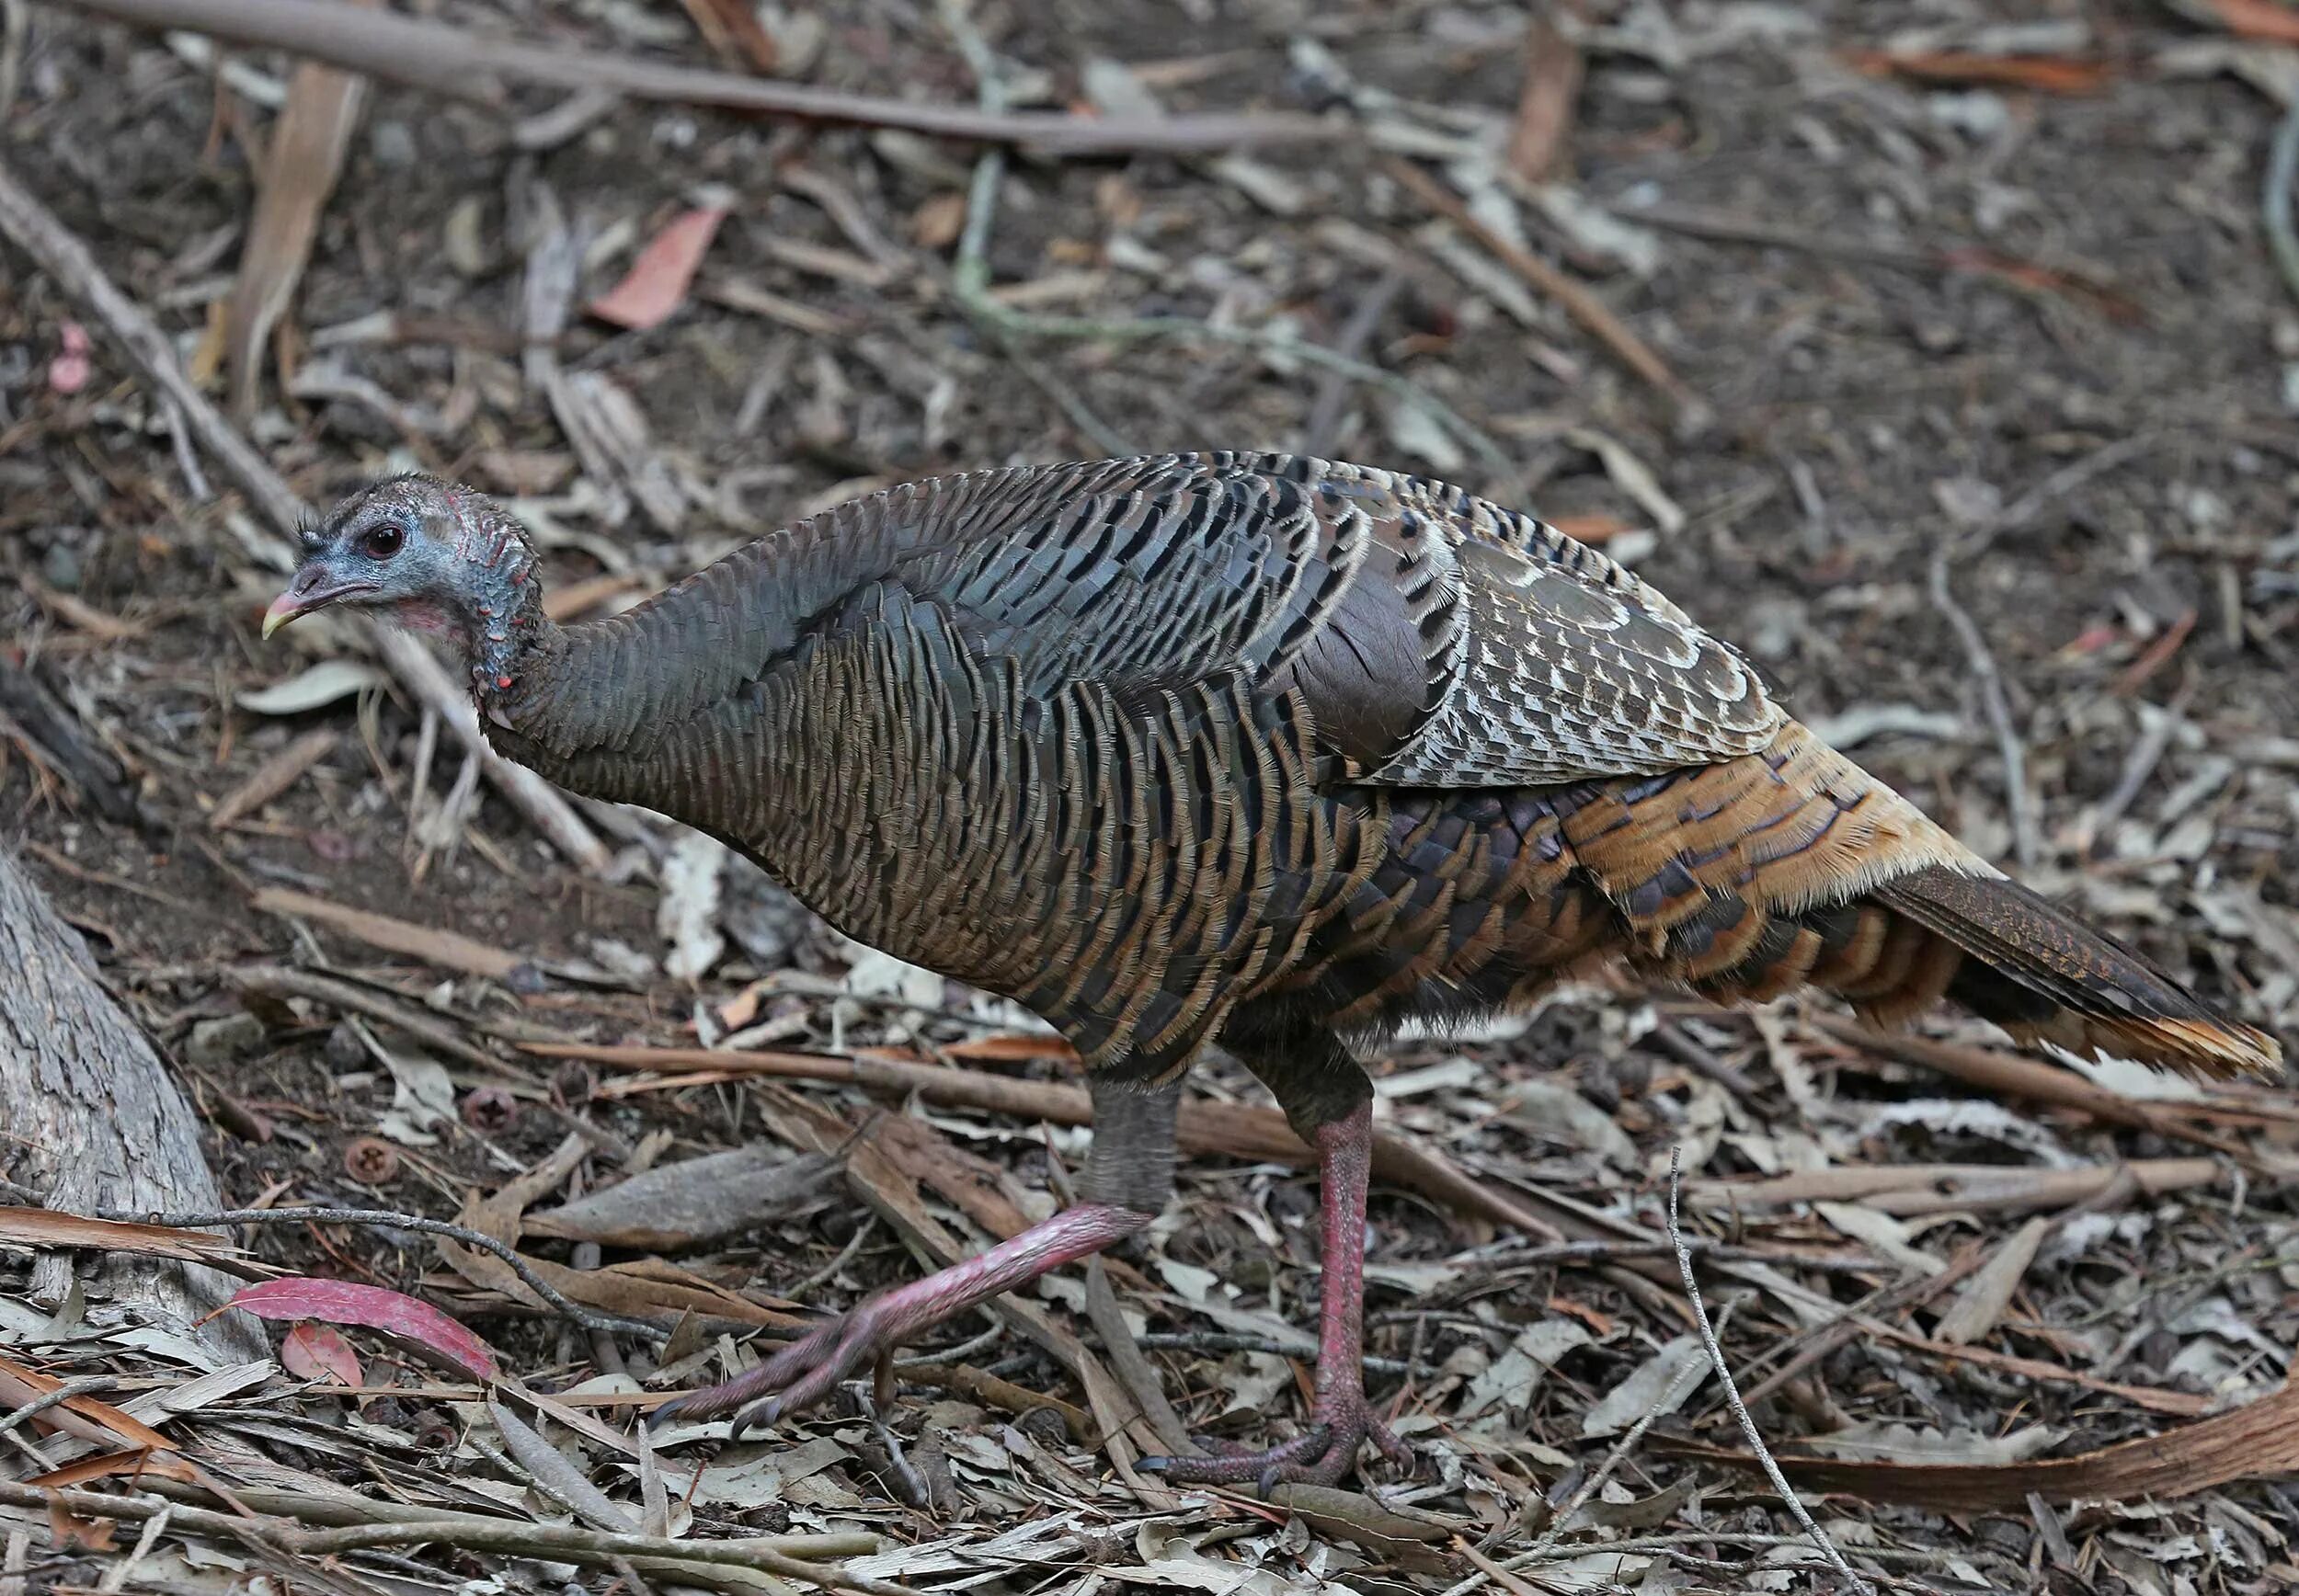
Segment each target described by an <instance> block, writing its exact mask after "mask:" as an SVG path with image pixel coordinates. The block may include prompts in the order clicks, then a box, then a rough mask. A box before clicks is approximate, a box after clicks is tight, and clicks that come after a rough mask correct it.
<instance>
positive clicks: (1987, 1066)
mask: <svg viewBox="0 0 2299 1596" xmlns="http://www.w3.org/2000/svg"><path fill="white" fill-rule="evenodd" d="M1812 1024H1813V1029H1814V1030H1816V1031H1820V1032H1824V1033H1825V1034H1827V1035H1829V1036H1833V1037H1835V1038H1836V1040H1837V1041H1839V1042H1842V1043H1847V1044H1848V1045H1850V1046H1852V1047H1855V1048H1858V1049H1859V1050H1860V1051H1861V1052H1864V1053H1872V1054H1880V1055H1882V1056H1884V1057H1886V1058H1893V1059H1897V1060H1899V1061H1900V1062H1901V1063H1903V1064H1912V1065H1916V1066H1918V1067H1920V1068H1923V1069H1928V1070H1933V1071H1935V1072H1937V1073H1939V1074H1940V1075H1944V1076H1947V1077H1950V1079H1952V1080H1960V1081H1962V1082H1963V1083H1964V1084H1965V1085H1966V1086H1971V1087H1976V1088H1978V1089H1980V1090H1982V1091H1984V1092H1986V1093H1987V1094H1989V1095H1990V1096H1991V1097H2015V1098H2022V1099H2025V1100H2027V1101H2030V1102H2038V1103H2048V1104H2051V1105H2052V1106H2053V1107H2055V1108H2064V1109H2072V1110H2074V1111H2075V1112H2078V1113H2083V1114H2088V1115H2090V1116H2091V1117H2092V1118H2093V1119H2095V1120H2099V1121H2100V1122H2101V1123H2106V1124H2111V1125H2127V1126H2129V1127H2131V1128H2132V1129H2133V1130H2136V1131H2153V1132H2154V1133H2155V1134H2157V1135H2159V1136H2166V1137H2169V1138H2172V1139H2174V1140H2177V1141H2182V1142H2187V1143H2189V1144H2190V1145H2192V1146H2199V1147H2206V1148H2209V1149H2210V1150H2211V1151H2212V1152H2213V1153H2217V1154H2219V1155H2221V1156H2223V1157H2232V1158H2236V1159H2240V1160H2242V1161H2244V1162H2247V1163H2248V1162H2250V1161H2251V1160H2250V1158H2249V1157H2248V1154H2247V1153H2246V1152H2245V1150H2244V1149H2243V1148H2241V1147H2239V1146H2236V1145H2235V1144H2233V1143H2230V1142H2227V1141H2225V1139H2223V1138H2221V1137H2219V1136H2215V1135H2213V1134H2211V1133H2210V1132H2209V1131H2206V1130H2203V1129H2202V1128H2201V1127H2199V1126H2196V1125H2193V1124H2190V1123H2186V1122H2187V1116H2186V1115H2185V1114H2183V1113H2181V1112H2179V1109H2180V1108H2181V1107H2182V1106H2184V1105H2180V1104H2176V1103H2163V1104H2157V1103H2147V1102H2141V1101H2138V1100H2135V1099H2133V1098H2128V1097H2125V1096H2124V1095H2123V1094H2122V1093H2121V1092H2117V1091H2112V1090H2110V1089H2108V1088H2106V1087H2103V1086H2099V1085H2097V1084H2095V1083H2094V1082H2091V1081H2088V1080H2086V1079H2085V1078H2084V1077H2082V1076H2080V1075H2077V1074H2076V1072H2075V1071H2074V1070H2071V1069H2065V1068H2063V1067H2061V1066H2058V1065H2052V1064H2046V1063H2044V1062H2043V1061H2042V1060H2041V1059H2035V1058H2022V1057H2020V1056H2019V1055H2018V1054H2012V1053H1999V1052H1996V1051H1995V1050H1993V1049H1990V1048H1984V1047H1970V1046H1965V1045H1963V1044H1962V1043H1953V1042H1937V1041H1934V1040H1933V1039H1931V1038H1930V1037H1925V1036H1912V1035H1908V1034H1906V1033H1905V1032H1887V1031H1878V1030H1875V1029H1873V1028H1872V1027H1870V1026H1866V1025H1862V1024H1860V1023H1859V1022H1858V1021H1857V1020H1845V1019H1841V1018H1839V1017H1837V1016H1836V1015H1833V1014H1814V1015H1813V1016H1812ZM2196 1106H2201V1105H2196ZM2236 1112H2240V1111H2236Z"/></svg>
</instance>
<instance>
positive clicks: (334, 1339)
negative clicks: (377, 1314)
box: [280, 1321, 366, 1385]
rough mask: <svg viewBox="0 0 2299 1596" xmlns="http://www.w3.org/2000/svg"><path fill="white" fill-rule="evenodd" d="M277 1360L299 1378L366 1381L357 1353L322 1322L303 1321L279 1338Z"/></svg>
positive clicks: (348, 1383) (354, 1382) (345, 1381)
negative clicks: (362, 1374) (278, 1357)
mask: <svg viewBox="0 0 2299 1596" xmlns="http://www.w3.org/2000/svg"><path fill="white" fill-rule="evenodd" d="M280 1364H281V1365H282V1366H283V1367H284V1368H285V1369H286V1370H287V1372H288V1373H289V1374H292V1375H294V1376H295V1377H296V1378H297V1379H299V1380H333V1381H334V1382H335V1383H336V1384H337V1385H364V1384H366V1382H365V1380H364V1379H362V1378H361V1376H360V1355H359V1354H358V1353H357V1352H355V1351H352V1350H351V1343H350V1342H349V1341H347V1340H345V1339H343V1338H342V1337H341V1336H339V1335H337V1333H336V1332H335V1331H333V1330H331V1329H329V1328H327V1327H326V1326H325V1325H315V1324H312V1323H309V1322H308V1321H306V1322H305V1323H303V1324H300V1325H298V1326H296V1327H295V1328H293V1329H292V1330H290V1331H289V1332H288V1333H287V1334H286V1335H285V1336H283V1337H282V1338H280Z"/></svg>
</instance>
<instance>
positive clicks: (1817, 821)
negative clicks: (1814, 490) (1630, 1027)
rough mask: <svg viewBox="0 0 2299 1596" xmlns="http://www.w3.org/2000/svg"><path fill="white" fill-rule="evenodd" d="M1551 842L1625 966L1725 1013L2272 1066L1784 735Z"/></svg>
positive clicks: (2197, 1007) (2236, 1068) (2023, 891)
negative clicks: (1930, 1029) (1933, 1026)
mask: <svg viewBox="0 0 2299 1596" xmlns="http://www.w3.org/2000/svg"><path fill="white" fill-rule="evenodd" d="M1563 829H1564V837H1565V840H1566V842H1567V844H1568V845H1569V846H1570V847H1571V849H1572V850H1573V858H1574V861H1575V862H1576V863H1577V864H1578V865H1579V867H1580V868H1581V869H1583V870H1584V871H1586V872H1588V873H1589V874H1590V875H1592V876H1593V877H1595V878H1596V882H1597V883H1598V884H1599V885H1600V886H1601V887H1602V888H1603V890H1604V892H1605V894H1606V895H1607V898H1609V899H1610V900H1611V902H1612V904H1613V906H1614V908H1615V909H1616V911H1617V912H1618V914H1619V915H1620V917H1621V918H1622V919H1623V920H1624V921H1626V922H1627V928H1628V931H1629V938H1630V946H1629V948H1628V950H1627V952H1628V953H1629V956H1630V960H1631V961H1632V962H1634V963H1637V964H1639V965H1640V966H1641V967H1642V968H1644V969H1646V970H1648V971H1649V972H1651V973H1652V974H1653V975H1663V976H1667V977H1670V978H1672V979H1676V980H1679V981H1683V982H1686V983H1687V984H1688V985H1690V986H1693V987H1694V988H1695V989H1696V990H1699V991H1701V992H1705V993H1707V994H1709V995H1710V996H1711V997H1714V998H1719V999H1720V1000H1722V1001H1725V1002H1744V1001H1757V1002H1761V1001H1763V1000H1765V999H1766V998H1772V997H1776V996H1778V995H1779V994H1780V993H1781V992H1784V991H1786V990H1788V989H1789V988H1790V987H1792V986H1799V985H1805V986H1818V987H1820V988H1822V989H1824V990H1825V991H1829V992H1834V993H1836V995H1838V996H1839V997H1841V998H1844V999H1845V1000H1846V1001H1847V1002H1848V1003H1850V1004H1851V1005H1852V1006H1853V1008H1854V1009H1857V1010H1858V1011H1859V1013H1860V1015H1861V1016H1862V1017H1863V1018H1865V1019H1867V1020H1870V1021H1871V1022H1873V1023H1876V1024H1879V1025H1893V1024H1897V1023H1899V1022H1901V1021H1903V1020H1908V1019H1912V1018H1913V1017H1914V1016H1916V1014H1917V1013H1919V1012H1921V1011H1922V1010H1924V1009H1928V1008H1929V1007H1931V1006H1932V1005H1933V1004H1934V1003H1937V1002H1939V1000H1940V999H1941V998H1948V999H1950V1000H1951V1001H1954V1002H1956V1003H1959V1004H1961V1005H1962V1006H1963V1007H1964V1008H1966V1009H1971V1010H1972V1011H1973V1013H1975V1014H1978V1015H1979V1016H1981V1017H1982V1018H1983V1019H1985V1020H1993V1021H1995V1022H1996V1024H1998V1025H2001V1026H2002V1027H2003V1028H2004V1029H2005V1030H2007V1031H2008V1032H2011V1033H2012V1034H2013V1035H2014V1036H2016V1037H2019V1038H2020V1039H2021V1040H2023V1041H2030V1040H2032V1041H2042V1042H2051V1043H2058V1044H2059V1045H2061V1046H2064V1047H2066V1048H2068V1049H2070V1050H2071V1051H2073V1052H2076V1053H2079V1054H2090V1053H2110V1054H2114V1055H2118V1056H2121V1057H2125V1058H2132V1059H2136V1060H2138V1061H2140V1062H2142V1063H2146V1064H2156V1065H2166V1066H2170V1067H2173V1068H2176V1069H2180V1070H2184V1071H2186V1072H2188V1073H2190V1074H2194V1075H2203V1076H2216V1077H2225V1076H2236V1075H2258V1074H2266V1073H2269V1072H2270V1071H2272V1070H2273V1069H2274V1068H2275V1066H2276V1065H2277V1063H2278V1061H2279V1060H2280V1059H2281V1057H2282V1052H2281V1049H2280V1048H2279V1047H2278V1045H2277V1043H2276V1042H2275V1040H2274V1039H2273V1038H2272V1037H2270V1036H2269V1035H2267V1034H2266V1033H2265V1032H2260V1031H2257V1030H2254V1029H2253V1028H2251V1027H2250V1026H2248V1025H2242V1024H2238V1023H2236V1022H2234V1021H2231V1020H2221V1019H2219V1018H2218V1017H2217V1016H2215V1015H2213V1013H2212V1012H2211V1011H2210V1010H2209V1009H2205V1008H2204V1007H2203V1005H2202V1003H2200V1002H2198V1001H2197V1000H2196V999H2195V998H2194V997H2193V996H2191V995H2190V993H2189V992H2187V991H2186V989H2185V988H2183V987H2181V986H2179V983H2177V982H2176V981H2174V980H2172V979H2171V978H2170V977H2169V976H2168V975H2165V974H2163V973H2162V972H2161V971H2159V970H2157V969H2156V968H2155V966H2154V965H2152V964H2150V963H2148V962H2147V961H2146V960H2145V958H2143V957H2141V956H2140V955H2139V954H2138V953H2136V952H2133V951H2132V950H2131V949H2129V948H2126V947H2124V946H2123V945H2122V943H2120V942H2118V941H2115V940H2114V939H2112V938H2110V937H2107V936H2104V935H2102V934H2100V933H2099V932H2098V931H2095V930H2093V929H2090V928H2089V927H2087V926H2086V925H2084V924H2083V923H2082V922H2080V921H2079V920H2077V919H2076V918H2074V917H2073V916H2070V915H2068V914H2067V913H2065V911H2064V910H2061V909H2059V908H2057V907H2055V906H2053V905H2052V904H2050V903H2048V902H2046V901H2045V900H2044V899H2042V898H2041V897H2038V896H2037V895H2035V894H2034V893H2032V892H2030V891H2029V890H2028V889H2027V888H2025V887H2023V886H2020V885H2019V884H2016V883H2013V882H2010V881H2007V880H2005V879H2004V878H2003V877H2002V876H2000V875H1998V874H1996V872H1994V871H1992V870H1990V869H1989V868H1988V867H1987V866H1986V865H1985V864H1983V863H1982V862H1981V861H1979V860H1978V859H1976V858H1974V857H1973V855H1972V854H1971V853H1970V852H1968V851H1967V850H1966V849H1964V848H1963V847H1962V845H1961V844H1960V843H1958V842H1957V841H1956V839H1955V838H1952V837H1950V836H1949V835H1948V834H1947V833H1946V832H1945V831H1943V830H1941V829H1940V828H1939V827H1937V826H1935V825H1933V824H1932V822H1931V821H1929V820H1927V819H1926V818H1925V816H1924V815H1922V814H1921V813H1919V812H1918V811H1917V810H1916V807H1915V806H1914V805H1913V804H1909V803H1908V802H1907V801H1906V800H1905V799H1904V798H1902V797H1901V796H1900V795H1899V794H1898V793H1896V792H1893V791H1892V789H1890V788H1889V787H1886V786H1885V785H1884V784H1883V783H1882V782H1881V781H1877V780H1876V779H1875V778H1874V777H1873V776H1871V775H1870V774H1869V773H1868V772H1867V771H1865V770H1861V769H1860V768H1859V766H1858V765H1855V764H1854V763H1853V762H1852V761H1851V760H1849V759H1847V758H1845V757H1844V756H1843V755H1842V754H1839V753H1837V752H1836V750H1835V749H1833V748H1830V747H1827V745H1825V744H1824V743H1822V742H1821V741H1820V740H1819V739H1818V738H1816V737H1814V736H1813V735H1812V733H1811V731H1810V730H1809V729H1808V728H1806V727H1804V726H1801V725H1799V724H1796V723H1795V722H1792V721H1791V722H1790V723H1789V724H1787V725H1785V726H1783V727H1782V728H1781V730H1780V735H1779V737H1778V738H1776V739H1775V740H1774V742H1773V745H1772V747H1770V748H1768V749H1767V750H1766V751H1765V752H1764V753H1763V754H1761V755H1751V756H1748V757H1746V758H1738V759H1730V760H1726V761H1724V762H1722V763H1721V764H1717V765H1711V766H1706V767H1703V768H1700V769H1699V770H1691V771H1687V772H1685V773H1683V774H1682V775H1680V776H1676V777H1672V778H1670V779H1667V780H1665V781H1622V782H1618V783H1615V784H1614V785H1613V786H1612V787H1610V788H1608V789H1605V790H1602V791H1600V792H1596V793H1595V794H1593V795H1591V796H1590V797H1588V798H1587V800H1586V801H1585V802H1584V803H1583V804H1580V805H1579V806H1578V807H1576V808H1575V809H1574V810H1573V812H1572V813H1571V814H1570V815H1568V816H1567V817H1566V818H1565V821H1564V826H1563Z"/></svg>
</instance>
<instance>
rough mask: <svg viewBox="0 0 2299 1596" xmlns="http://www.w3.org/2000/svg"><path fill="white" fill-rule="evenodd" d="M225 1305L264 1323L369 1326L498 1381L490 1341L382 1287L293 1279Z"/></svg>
mask: <svg viewBox="0 0 2299 1596" xmlns="http://www.w3.org/2000/svg"><path fill="white" fill-rule="evenodd" d="M224 1306H225V1307H227V1308H246V1310H247V1311H248V1312H249V1313H251V1314H254V1315H256V1316H257V1317H258V1318H266V1319H325V1320H326V1321H327V1322H328V1323H330V1324H337V1325H365V1326H366V1327H367V1328H369V1329H371V1330H382V1331H383V1332H384V1333H385V1334H387V1335H394V1336H400V1337H404V1338H405V1339H407V1340H410V1341H412V1342H414V1343H415V1344H416V1345H417V1346H419V1347H422V1348H425V1349H427V1350H428V1351H432V1352H435V1353H437V1354H438V1355H439V1356H440V1357H441V1358H444V1359H446V1360H447V1362H450V1363H452V1364H453V1365H455V1367H457V1368H458V1369H461V1370H462V1371H463V1373H465V1374H473V1375H475V1376H477V1377H478V1378H479V1379H482V1380H492V1379H494V1378H495V1376H496V1372H497V1371H496V1363H495V1354H494V1353H493V1352H491V1351H487V1344H486V1342H485V1341H482V1340H481V1339H479V1338H478V1337H476V1336H475V1335H473V1334H472V1333H471V1332H470V1331H469V1330H467V1329H465V1328H463V1326H461V1325H459V1324H457V1323H456V1322H455V1321H454V1320H452V1319H451V1318H449V1317H447V1316H446V1315H445V1314H443V1313H441V1312H440V1311H439V1309H437V1308H435V1307H433V1306H432V1305H430V1304H429V1303H426V1302H417V1300H416V1299H415V1298H413V1297H411V1296H407V1295H406V1294H402V1293H399V1292H395V1291H386V1290H385V1289H384V1288H383V1287H382V1286H379V1285H361V1284H360V1283H359V1282H356V1281H349V1280H315V1279H314V1278H313V1277H311V1276H309V1275H290V1276H288V1277H287V1278H286V1279H284V1280H268V1281H265V1282H262V1283H261V1284H258V1285H251V1286H248V1287H246V1288H245V1289H244V1290H241V1291H239V1292H236V1293H234V1294H233V1296H232V1300H231V1301H230V1302H228V1303H226V1304H224Z"/></svg>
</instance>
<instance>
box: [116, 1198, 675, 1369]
mask: <svg viewBox="0 0 2299 1596" xmlns="http://www.w3.org/2000/svg"><path fill="white" fill-rule="evenodd" d="M97 1217H98V1218H101V1219H113V1220H122V1221H127V1222H129V1223H134V1224H143V1225H176V1226H178V1227H179V1228H183V1229H197V1228H200V1227H203V1226H207V1225H301V1224H307V1223H308V1224H312V1225H376V1226H379V1227H383V1228H389V1229H395V1230H413V1231H417V1232H418V1233H420V1234H422V1235H425V1236H443V1237H447V1238H448V1239H449V1240H450V1241H460V1242H462V1243H463V1245H464V1246H465V1247H475V1248H479V1249H481V1250H482V1251H485V1252H491V1253H493V1254H494V1255H495V1256H496V1257H498V1258H499V1259H501V1260H503V1261H504V1262H505V1263H506V1264H509V1266H510V1268H511V1271H512V1272H513V1273H515V1274H517V1275H518V1276H519V1278H520V1283H522V1284H524V1285H525V1286H526V1287H527V1289H528V1290H529V1291H532V1292H533V1293H534V1294H535V1295H537V1296H539V1297H541V1298H542V1299H543V1301H544V1302H545V1303H547V1304H549V1305H550V1306H551V1308H552V1310H553V1311H554V1312H555V1313H558V1314H560V1315H561V1316H563V1317H566V1318H568V1319H571V1320H573V1321H574V1322H575V1323H576V1324H578V1325H580V1326H581V1327H582V1328H585V1329H587V1330H596V1331H600V1332H602V1333H606V1332H618V1331H619V1332H621V1333H622V1334H624V1335H632V1336H644V1337H645V1338H646V1339H648V1340H650V1341H653V1342H656V1343H658V1344H659V1343H661V1342H663V1341H666V1340H668V1339H669V1335H670V1333H669V1331H668V1330H666V1329H664V1328H661V1327H660V1326H658V1325H655V1324H651V1323H649V1322H648V1321H647V1320H646V1319H634V1318H627V1317H624V1316H623V1315H621V1314H610V1313H603V1312H600V1310H599V1309H596V1308H587V1307H585V1306H583V1305H581V1304H580V1303H577V1302H572V1301H570V1300H568V1299H567V1298H566V1296H564V1295H562V1294H560V1293H559V1291H558V1290H557V1288H555V1286H553V1285H552V1284H551V1282H549V1281H547V1280H544V1279H543V1277H542V1276H541V1275H539V1274H537V1273H536V1272H535V1271H533V1270H532V1268H530V1267H529V1266H528V1263H527V1260H525V1259H523V1258H521V1257H520V1256H519V1254H518V1252H517V1251H516V1250H514V1249H513V1248H511V1247H510V1246H509V1244H507V1243H505V1242H503V1241H501V1240H498V1238H496V1237H492V1236H489V1235H487V1234H486V1232H484V1231H479V1230H474V1229H472V1228H470V1227H469V1226H468V1225H450V1224H448V1223H447V1222H446V1221H445V1220H443V1219H426V1218H424V1217H423V1216H422V1215H421V1214H395V1213H392V1212H391V1211H390V1210H388V1209H382V1208H226V1209H221V1210H218V1211H217V1212H215V1213H212V1214H126V1213H111V1214H98V1215H97Z"/></svg>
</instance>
